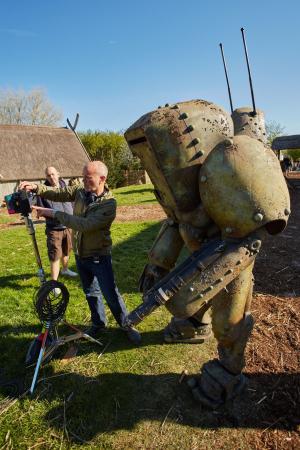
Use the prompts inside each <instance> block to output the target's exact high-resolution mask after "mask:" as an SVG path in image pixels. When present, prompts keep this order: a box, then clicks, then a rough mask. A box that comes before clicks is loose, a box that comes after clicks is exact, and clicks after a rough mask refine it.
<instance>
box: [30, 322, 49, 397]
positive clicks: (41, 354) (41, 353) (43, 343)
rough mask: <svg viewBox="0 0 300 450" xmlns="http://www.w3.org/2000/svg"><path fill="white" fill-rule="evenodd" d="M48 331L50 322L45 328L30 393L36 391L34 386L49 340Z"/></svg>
mask: <svg viewBox="0 0 300 450" xmlns="http://www.w3.org/2000/svg"><path fill="white" fill-rule="evenodd" d="M48 333H49V324H47V325H46V330H45V333H44V336H43V341H42V345H41V350H40V354H39V357H38V360H37V363H36V366H35V371H34V375H33V379H32V383H31V387H30V390H29V392H30V394H33V391H34V388H35V384H36V380H37V376H38V373H39V369H40V365H41V362H42V359H43V354H44V352H45V347H46V340H47V336H48Z"/></svg>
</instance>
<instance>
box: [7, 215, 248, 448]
mask: <svg viewBox="0 0 300 450" xmlns="http://www.w3.org/2000/svg"><path fill="white" fill-rule="evenodd" d="M158 229H159V224H158V223H155V222H144V223H143V222H137V223H124V224H114V225H113V228H112V235H113V241H114V250H113V261H114V270H115V274H116V279H117V284H118V287H119V290H120V291H121V293H122V295H123V296H124V299H125V302H126V304H127V307H128V309H129V310H131V309H133V308H134V307H136V306H137V305H138V304H139V303H140V301H141V296H140V294H139V293H138V292H137V282H138V278H139V274H140V272H141V271H142V268H143V266H144V264H145V262H146V260H147V251H148V249H149V247H150V246H151V243H152V242H153V239H154V237H155V235H156V234H157V232H158ZM36 235H37V239H38V243H39V248H40V251H41V255H42V260H43V261H44V262H45V269H46V271H47V272H49V265H48V263H47V257H46V246H45V234H44V226H42V225H39V226H37V233H36ZM0 246H1V254H0V288H1V291H0V355H1V371H0V379H2V380H3V379H17V380H18V381H20V380H25V383H26V385H27V386H29V385H30V383H31V378H32V370H29V369H27V371H26V370H25V368H24V357H25V354H26V351H27V349H28V345H29V343H30V342H31V340H32V339H33V338H34V336H35V335H36V334H37V332H39V330H40V325H39V321H38V319H37V318H36V316H35V313H34V311H33V306H32V297H33V294H34V292H35V290H36V289H37V288H38V286H39V284H38V281H37V277H36V264H35V259H34V254H33V249H32V243H31V241H30V238H29V236H28V235H27V232H26V229H25V227H14V228H9V229H5V230H2V231H0ZM70 267H71V269H75V266H74V259H73V257H72V259H71V264H70ZM63 281H64V282H65V284H66V286H67V288H68V290H69V292H70V303H69V306H68V310H67V319H68V320H69V321H70V322H71V323H73V324H75V325H78V326H85V325H86V324H87V322H88V320H89V311H88V307H87V304H86V301H85V298H84V295H83V293H82V290H81V288H80V286H79V282H78V280H74V279H65V280H63ZM107 315H108V323H109V329H108V330H107V331H106V332H105V333H103V336H102V337H101V340H102V342H103V347H99V346H97V345H95V344H91V343H89V342H85V341H80V343H79V344H78V346H79V348H78V354H77V356H76V357H75V358H73V359H70V360H63V359H60V358H56V359H53V360H52V361H51V362H50V363H49V364H47V365H46V366H45V367H44V368H42V370H41V371H40V374H39V383H38V385H37V388H36V392H35V395H34V397H33V398H30V397H28V396H26V397H24V398H21V399H18V400H16V401H15V402H14V399H13V398H12V397H11V394H10V395H9V392H8V391H7V390H6V389H4V388H2V389H1V388H0V393H1V395H0V448H3V449H4V448H5V449H12V448H17V449H30V448H39V449H40V448H42V449H47V450H48V449H69V448H72V449H73V448H74V449H75V448H85V449H90V448H91V449H92V448H93V449H179V448H180V449H181V448H182V449H192V448H193V449H198V448H199V449H202V448H203V449H204V448H222V449H232V448H241V449H248V448H249V446H248V444H247V439H246V435H247V430H243V429H240V430H238V429H236V428H234V426H233V425H232V420H231V419H230V415H228V413H226V412H224V413H222V414H223V415H221V416H220V414H221V413H220V412H217V413H213V412H210V411H207V410H205V409H202V408H201V407H200V406H199V405H198V404H196V403H194V401H193V400H192V397H191V394H190V392H189V390H188V388H187V386H186V385H185V384H184V383H182V384H179V377H180V374H181V372H182V370H184V369H187V370H188V371H189V373H196V372H198V369H199V367H200V366H201V365H202V364H203V363H204V362H205V361H206V360H208V359H210V358H212V357H214V356H215V355H216V348H215V342H214V341H213V340H211V341H210V342H209V343H207V344H205V345H200V346H197V345H196V346H195V345H183V344H175V345H166V344H163V339H162V332H161V330H162V329H163V328H164V327H165V326H166V325H167V323H168V321H169V319H170V315H169V313H168V312H167V311H166V309H164V308H160V309H157V310H156V312H155V313H154V314H153V315H152V316H150V317H148V318H147V319H146V320H145V321H144V322H143V323H142V324H140V326H139V329H140V331H141V333H142V338H143V341H142V345H141V347H139V348H135V347H133V346H132V345H131V344H130V343H129V342H127V340H126V338H125V336H124V335H123V333H122V332H121V331H120V330H119V329H118V328H117V327H116V324H115V322H114V320H113V318H112V316H111V314H110V312H109V311H107ZM61 331H66V330H61ZM66 350H67V347H65V348H64V349H63V351H66ZM102 352H103V353H102ZM61 354H63V352H62V353H61ZM58 355H59V353H58ZM6 408H7V409H6Z"/></svg>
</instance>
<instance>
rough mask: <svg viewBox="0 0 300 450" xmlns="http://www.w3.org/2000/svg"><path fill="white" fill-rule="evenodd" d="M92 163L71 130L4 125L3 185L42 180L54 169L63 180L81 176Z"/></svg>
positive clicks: (0, 133) (0, 145)
mask: <svg viewBox="0 0 300 450" xmlns="http://www.w3.org/2000/svg"><path fill="white" fill-rule="evenodd" d="M87 161H89V157H88V154H87V153H86V151H85V149H84V147H83V145H82V144H81V142H80V141H79V139H78V138H77V137H76V134H75V133H74V132H73V131H71V130H69V129H68V128H54V127H45V126H27V125H0V182H2V183H5V182H8V181H16V180H40V179H43V178H45V168H46V167H47V166H50V165H51V166H54V167H55V168H56V169H57V170H58V171H59V173H60V175H61V176H62V177H65V178H70V177H78V176H81V174H82V168H83V166H84V164H85V163H86V162H87Z"/></svg>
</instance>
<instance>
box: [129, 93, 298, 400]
mask: <svg viewBox="0 0 300 450" xmlns="http://www.w3.org/2000/svg"><path fill="white" fill-rule="evenodd" d="M125 137H126V140H127V142H128V144H129V146H130V148H131V150H132V152H133V153H134V154H135V155H137V156H138V157H139V158H140V159H141V161H142V164H143V166H144V167H145V169H146V170H147V172H148V174H149V176H150V178H151V181H152V183H153V184H154V187H155V193H156V197H157V199H158V201H159V203H160V204H161V206H162V208H163V209H164V211H165V212H166V215H167V219H166V220H165V221H164V223H163V225H162V227H161V230H160V232H159V234H158V236H157V238H156V240H155V242H154V244H153V246H152V248H151V250H150V253H149V264H147V266H146V267H145V269H144V272H143V275H142V278H141V289H142V290H143V292H144V298H143V300H144V304H142V305H141V306H140V307H139V308H137V309H136V310H135V311H133V312H132V313H131V314H130V316H129V319H130V320H131V323H134V324H137V323H138V322H140V321H141V320H142V319H143V318H144V317H145V316H146V315H148V314H149V313H151V312H152V311H153V310H154V309H155V308H156V307H157V306H159V305H162V304H164V305H165V306H166V307H167V309H168V310H169V311H170V312H171V313H172V315H173V318H172V320H171V322H170V324H169V325H168V326H167V328H166V329H165V331H164V335H165V340H166V341H167V342H199V341H200V342H201V341H203V339H205V338H207V337H209V335H210V328H211V327H212V330H213V333H214V335H215V338H216V339H217V342H218V355H219V358H218V359H215V360H213V361H209V362H207V363H205V364H204V365H203V367H202V373H201V376H200V377H199V379H192V380H191V382H190V385H191V388H192V390H193V394H194V396H195V398H196V399H198V400H199V401H200V402H202V403H204V404H206V405H208V406H210V407H218V406H219V405H220V404H221V403H222V402H224V401H226V400H227V399H229V398H232V397H234V396H235V395H236V394H238V393H239V392H240V391H241V389H242V387H243V385H244V377H243V376H242V374H241V371H242V369H243V367H244V364H245V363H244V352H245V346H246V343H247V340H248V338H249V335H250V333H251V330H252V328H253V319H252V316H251V314H250V305H251V298H252V287H253V275H252V270H253V265H254V261H255V257H256V255H257V253H258V252H259V250H260V247H261V243H262V241H263V240H264V239H265V238H266V237H267V235H275V234H277V233H280V232H281V231H282V230H283V229H284V228H285V226H286V223H287V220H288V217H289V214H290V201H289V193H288V189H287V186H286V183H285V180H284V177H283V175H282V172H281V168H280V164H279V161H278V160H277V158H276V156H275V155H274V153H273V151H272V150H271V149H269V148H268V147H267V146H266V145H265V143H264V141H265V127H264V118H263V114H262V112H261V111H259V110H257V111H255V114H253V111H252V109H251V108H240V109H238V110H235V111H234V112H233V114H232V116H229V115H228V114H227V113H226V112H225V111H224V110H223V109H222V108H220V107H219V106H217V105H215V104H213V103H209V102H207V101H204V100H192V101H187V102H182V103H177V104H174V105H171V106H165V107H164V108H159V109H157V110H155V111H152V112H150V113H148V114H146V115H144V116H142V117H141V118H140V119H139V120H138V121H137V122H135V123H134V124H133V125H132V126H131V127H130V128H129V129H128V130H127V131H126V133H125ZM183 246H185V247H186V248H187V249H188V250H189V252H190V254H191V256H190V257H189V258H188V259H187V260H186V261H184V262H183V263H181V264H178V265H177V266H175V265H176V262H177V260H178V257H179V254H180V252H181V249H182V247H183Z"/></svg>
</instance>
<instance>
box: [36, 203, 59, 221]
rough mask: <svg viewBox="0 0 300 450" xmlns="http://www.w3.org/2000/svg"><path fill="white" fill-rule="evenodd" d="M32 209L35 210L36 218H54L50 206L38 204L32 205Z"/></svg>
mask: <svg viewBox="0 0 300 450" xmlns="http://www.w3.org/2000/svg"><path fill="white" fill-rule="evenodd" d="M32 209H33V210H35V211H36V215H37V218H39V217H50V219H53V218H54V213H55V211H54V209H50V208H41V207H40V206H32Z"/></svg>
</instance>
